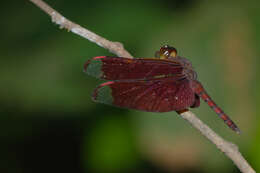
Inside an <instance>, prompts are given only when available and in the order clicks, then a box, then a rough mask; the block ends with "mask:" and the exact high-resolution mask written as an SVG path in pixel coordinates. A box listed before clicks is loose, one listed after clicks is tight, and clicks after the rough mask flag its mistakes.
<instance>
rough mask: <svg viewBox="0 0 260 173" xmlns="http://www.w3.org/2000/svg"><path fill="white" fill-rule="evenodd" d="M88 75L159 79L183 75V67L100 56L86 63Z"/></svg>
mask: <svg viewBox="0 0 260 173" xmlns="http://www.w3.org/2000/svg"><path fill="white" fill-rule="evenodd" d="M84 70H85V72H86V73H87V74H89V75H91V76H94V77H97V78H101V79H105V80H131V79H135V80H138V79H141V80H149V79H158V78H161V77H162V78H163V77H167V76H170V77H174V76H178V75H182V71H183V67H182V66H181V65H180V64H179V63H177V62H174V61H170V60H162V59H156V58H150V59H148V58H138V59H130V58H121V57H109V56H100V57H95V58H93V59H92V60H88V61H87V62H86V63H85V66H84Z"/></svg>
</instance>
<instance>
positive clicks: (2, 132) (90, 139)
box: [0, 0, 260, 173]
mask: <svg viewBox="0 0 260 173" xmlns="http://www.w3.org/2000/svg"><path fill="white" fill-rule="evenodd" d="M46 2H47V3H48V4H49V5H51V6H52V7H53V8H54V9H56V10H57V11H59V12H60V13H61V14H63V15H64V16H65V17H67V18H68V19H70V20H72V21H74V22H76V23H78V24H80V25H81V26H83V27H86V28H87V29H89V30H91V31H94V32H95V33H97V34H99V35H101V36H103V37H105V38H107V39H109V40H112V41H119V42H121V43H123V44H124V46H125V48H126V49H127V50H128V51H129V52H130V53H131V54H132V55H133V56H135V57H153V55H154V52H155V51H156V50H158V49H159V47H160V46H161V45H164V44H169V45H172V46H174V47H176V48H177V50H178V53H179V55H181V56H184V57H187V58H189V59H190V60H191V61H192V63H193V66H194V67H195V69H196V71H197V73H198V76H199V80H200V81H201V82H202V84H203V85H204V87H205V88H206V90H207V91H208V93H209V94H210V95H211V97H212V98H213V99H214V100H215V101H216V103H217V104H218V105H219V106H220V107H221V108H223V109H224V111H225V112H226V113H227V114H228V115H229V116H230V117H231V118H232V119H233V120H234V121H235V122H236V123H237V125H238V126H239V127H240V129H241V130H242V132H243V133H242V134H241V135H237V134H236V133H234V132H233V131H231V130H230V129H229V128H228V127H227V126H226V125H225V124H224V123H223V121H222V120H221V119H219V118H218V117H217V115H216V114H215V113H214V112H213V111H212V110H211V109H210V108H209V107H208V106H207V105H206V104H205V103H204V102H202V103H201V106H200V108H198V109H193V110H192V111H193V112H194V113H196V114H197V115H198V117H199V118H200V119H201V120H203V121H204V122H205V123H206V124H208V125H209V126H210V127H211V128H212V129H213V130H215V131H216V132H217V133H218V134H220V135H221V136H222V137H224V138H225V139H227V140H228V141H232V142H234V143H236V144H237V145H238V146H239V149H240V151H241V152H242V154H243V155H244V157H245V158H246V159H247V160H248V161H249V163H250V164H251V165H252V166H253V167H254V168H255V170H256V171H260V147H259V146H260V128H259V125H258V124H259V123H260V119H259V118H257V116H258V114H260V109H259V107H258V106H260V103H259V99H260V92H259V87H260V86H259V85H260V82H259V81H258V78H259V76H257V74H258V73H259V68H260V62H259V57H260V49H259V45H260V11H259V7H260V3H259V2H258V1H254V0H248V1H243V0H230V1H206V0H171V1H170V0H160V1H159V0H149V1H148V0H143V1H140V0H132V1H124V0H112V1H107V0H99V1H95V0H76V1H65V0H56V1H51V0H48V1H47V0H46ZM0 14H1V15H0V17H1V18H2V19H1V25H2V27H1V30H2V31H1V33H0V34H1V42H0V44H1V51H0V171H1V172H3V173H7V172H8V173H9V172H10V173H30V172H44V173H45V172H79V173H85V172H93V173H95V172H113V173H114V172H115V173H117V172H155V173H170V172H178V173H198V172H200V173H201V172H205V173H206V172H211V173H218V172H233V173H236V172H239V170H238V169H237V168H236V167H235V166H234V164H233V163H232V162H231V161H230V160H229V159H228V158H227V157H226V156H225V155H224V154H223V153H221V152H220V151H219V150H217V149H216V147H215V146H214V145H213V144H211V143H210V142H209V141H207V140H206V139H205V138H204V137H202V136H201V135H200V134H199V133H198V132H197V131H196V130H195V129H193V128H192V127H191V126H190V125H189V124H188V123H187V122H186V121H184V120H183V119H182V118H180V117H179V116H178V115H177V114H176V113H175V112H168V113H145V112H139V111H135V110H127V109H120V108H115V107H110V106H107V105H103V104H97V103H94V102H92V100H91V93H92V91H93V89H94V88H95V87H96V86H97V85H98V84H100V83H101V82H102V81H100V80H97V79H94V78H92V77H89V76H86V75H85V74H84V73H83V71H82V68H83V64H84V62H85V61H86V60H88V59H90V58H92V57H94V56H100V55H112V54H111V53H109V52H108V51H107V50H105V49H103V48H101V47H99V46H97V45H96V44H94V43H91V42H89V41H88V40H85V39H83V38H81V37H79V36H77V35H75V34H73V33H71V32H68V31H66V30H61V29H59V27H58V26H57V25H55V24H53V23H52V22H51V20H50V17H49V16H48V15H46V14H45V13H44V12H43V11H41V10H40V9H39V8H38V7H36V6H35V5H33V4H32V3H31V2H29V1H8V2H4V1H3V2H1V6H0Z"/></svg>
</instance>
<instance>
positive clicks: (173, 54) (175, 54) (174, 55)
mask: <svg viewBox="0 0 260 173" xmlns="http://www.w3.org/2000/svg"><path fill="white" fill-rule="evenodd" d="M176 56H177V51H176V49H172V51H171V53H170V57H173V58H175V57H176Z"/></svg>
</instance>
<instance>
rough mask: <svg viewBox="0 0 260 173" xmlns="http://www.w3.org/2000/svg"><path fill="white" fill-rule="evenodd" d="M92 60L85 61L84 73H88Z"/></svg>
mask: <svg viewBox="0 0 260 173" xmlns="http://www.w3.org/2000/svg"><path fill="white" fill-rule="evenodd" d="M90 61H91V60H87V62H85V64H84V66H83V72H84V73H86V71H87V68H88V65H89V63H90Z"/></svg>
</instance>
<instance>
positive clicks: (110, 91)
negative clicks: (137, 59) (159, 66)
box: [93, 79, 195, 112]
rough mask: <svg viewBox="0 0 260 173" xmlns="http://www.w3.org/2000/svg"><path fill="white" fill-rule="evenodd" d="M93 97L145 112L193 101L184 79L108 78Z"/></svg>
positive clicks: (188, 85) (181, 107) (169, 109)
mask: <svg viewBox="0 0 260 173" xmlns="http://www.w3.org/2000/svg"><path fill="white" fill-rule="evenodd" d="M93 99H94V100H95V101H97V102H102V103H105V104H110V105H115V106H118V107H124V108H130V109H137V110H142V111H148V112H168V111H173V110H175V111H178V110H183V109H185V108H189V107H190V106H192V105H193V104H194V102H195V94H194V93H193V91H192V89H191V88H190V84H189V80H187V79H183V80H181V81H172V80H162V81H160V80H157V81H133V82H121V81H109V82H106V83H103V84H101V85H100V86H99V87H97V88H96V89H95V91H94V94H93Z"/></svg>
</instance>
